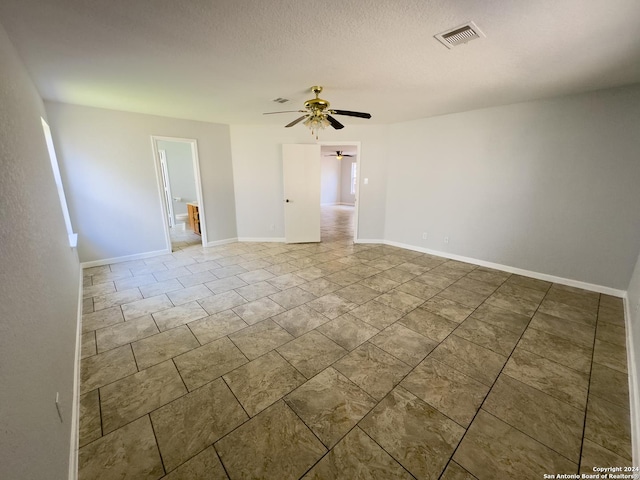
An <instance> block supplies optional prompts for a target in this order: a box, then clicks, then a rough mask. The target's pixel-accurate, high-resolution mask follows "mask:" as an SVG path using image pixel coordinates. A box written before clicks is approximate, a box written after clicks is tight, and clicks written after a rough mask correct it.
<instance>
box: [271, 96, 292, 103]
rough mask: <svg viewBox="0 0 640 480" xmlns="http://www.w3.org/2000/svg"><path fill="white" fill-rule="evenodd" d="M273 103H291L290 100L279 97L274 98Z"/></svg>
mask: <svg viewBox="0 0 640 480" xmlns="http://www.w3.org/2000/svg"><path fill="white" fill-rule="evenodd" d="M273 101H274V102H276V103H287V102H288V101H289V99H288V98H282V97H278V98H274V99H273Z"/></svg>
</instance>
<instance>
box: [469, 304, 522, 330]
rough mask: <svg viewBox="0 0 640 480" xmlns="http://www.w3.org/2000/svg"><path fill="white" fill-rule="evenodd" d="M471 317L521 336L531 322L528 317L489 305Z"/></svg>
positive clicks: (478, 309) (483, 305)
mask: <svg viewBox="0 0 640 480" xmlns="http://www.w3.org/2000/svg"><path fill="white" fill-rule="evenodd" d="M471 317H472V318H475V319H477V320H481V321H483V322H484V323H489V324H491V325H494V326H496V327H499V328H503V329H505V330H509V331H511V332H515V333H517V334H519V335H521V334H522V332H524V330H525V329H526V328H527V325H528V324H529V321H530V320H531V319H530V318H529V317H528V316H526V315H520V314H519V313H515V312H511V311H509V310H505V309H503V308H499V307H494V306H492V305H487V304H486V303H485V304H482V305H480V306H479V307H478V308H477V309H476V310H474V312H473V313H472V314H471Z"/></svg>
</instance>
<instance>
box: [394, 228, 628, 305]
mask: <svg viewBox="0 0 640 480" xmlns="http://www.w3.org/2000/svg"><path fill="white" fill-rule="evenodd" d="M382 243H384V244H385V245H391V246H393V247H400V248H406V249H407V250H413V251H416V252H421V253H428V254H429V255H436V256H438V257H444V258H449V259H451V260H458V261H460V262H466V263H471V264H473V265H479V266H481V267H487V268H493V269H495V270H501V271H503V272H508V273H515V274H517V275H523V276H525V277H531V278H537V279H538V280H544V281H546V282H552V283H559V284H560V285H567V286H569V287H576V288H581V289H583V290H589V291H591V292H597V293H604V294H606V295H611V296H613V297H620V298H623V297H624V296H625V293H626V292H625V291H624V290H617V289H615V288H610V287H605V286H602V285H595V284H593V283H587V282H581V281H578V280H572V279H570V278H563V277H556V276H555V275H548V274H546V273H539V272H533V271H531V270H525V269H522V268H516V267H511V266H509V265H502V264H499V263H493V262H487V261H484V260H478V259H476V258H470V257H463V256H462V255H455V254H453V253H449V252H440V251H438V250H431V249H428V248H422V247H416V246H415V245H408V244H406V243H400V242H392V241H389V240H383V241H382Z"/></svg>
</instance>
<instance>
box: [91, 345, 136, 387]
mask: <svg viewBox="0 0 640 480" xmlns="http://www.w3.org/2000/svg"><path fill="white" fill-rule="evenodd" d="M137 371H138V369H137V368H136V361H135V359H134V358H133V352H132V351H131V347H130V346H129V345H124V346H122V347H119V348H114V349H113V350H109V351H108V352H104V353H100V354H98V355H94V356H93V357H88V358H85V359H84V360H82V363H81V364H80V394H81V395H82V394H84V393H87V392H90V391H91V390H93V389H95V388H98V387H101V386H103V385H106V384H108V383H111V382H115V381H116V380H118V379H120V378H122V377H126V376H127V375H131V374H132V373H136V372H137Z"/></svg>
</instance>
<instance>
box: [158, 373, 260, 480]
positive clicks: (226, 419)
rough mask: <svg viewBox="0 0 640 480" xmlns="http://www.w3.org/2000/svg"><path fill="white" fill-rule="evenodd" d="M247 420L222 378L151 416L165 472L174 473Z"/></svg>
mask: <svg viewBox="0 0 640 480" xmlns="http://www.w3.org/2000/svg"><path fill="white" fill-rule="evenodd" d="M246 419H247V414H246V413H245V412H244V410H243V409H242V407H241V406H240V404H239V403H238V401H237V400H236V399H235V397H234V396H233V393H231V390H229V387H227V386H226V384H225V383H224V381H223V380H222V379H221V378H219V379H217V380H215V381H213V382H211V383H209V384H207V385H205V386H204V387H202V388H199V389H197V390H195V391H193V392H191V393H189V394H188V395H185V396H183V397H180V398H178V399H177V400H174V401H173V402H171V403H170V404H168V405H165V406H164V407H161V408H159V409H158V410H156V411H154V412H152V413H151V421H152V422H153V429H154V431H155V434H156V437H157V439H158V446H159V447H160V452H161V453H162V460H163V462H164V465H165V468H166V469H167V470H168V471H171V470H173V469H175V468H176V467H178V466H179V465H181V464H182V463H184V462H185V461H186V460H188V459H189V458H191V457H192V456H193V455H195V454H196V453H198V452H200V451H202V450H203V449H204V448H206V447H207V446H209V445H211V444H212V443H214V442H215V441H217V440H218V439H220V438H221V437H223V436H224V435H226V434H227V433H229V432H230V431H232V430H233V429H235V428H236V427H238V426H239V425H241V424H242V423H243V422H244V421H246Z"/></svg>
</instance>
